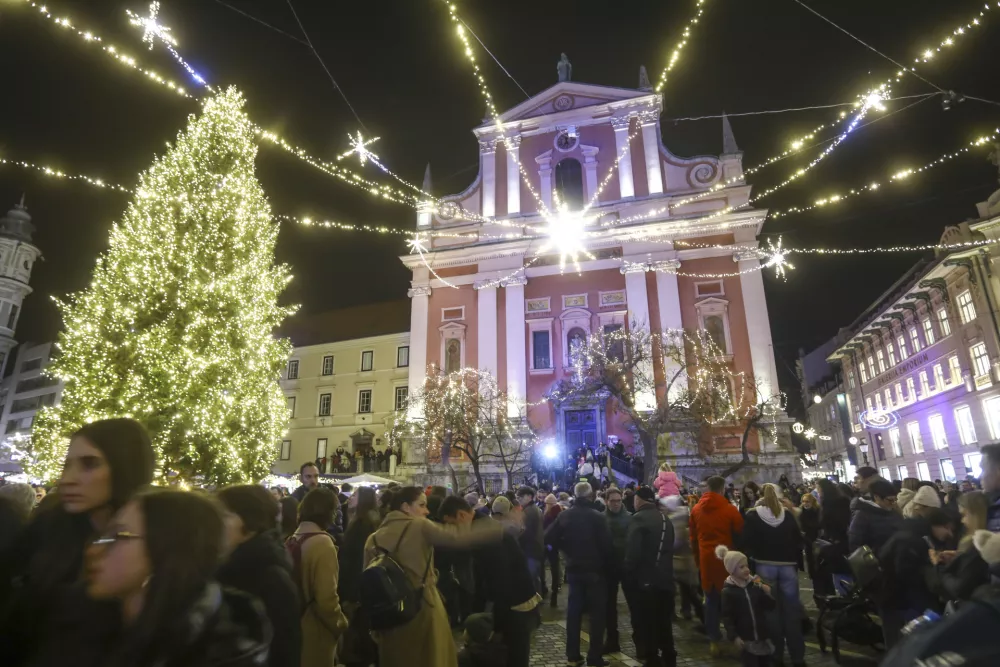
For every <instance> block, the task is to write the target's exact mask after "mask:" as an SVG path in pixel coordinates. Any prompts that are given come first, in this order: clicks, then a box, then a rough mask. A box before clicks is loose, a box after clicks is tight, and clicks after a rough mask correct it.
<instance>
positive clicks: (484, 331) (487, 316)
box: [473, 280, 497, 379]
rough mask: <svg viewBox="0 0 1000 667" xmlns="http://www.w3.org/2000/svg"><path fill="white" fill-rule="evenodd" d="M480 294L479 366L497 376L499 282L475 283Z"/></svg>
mask: <svg viewBox="0 0 1000 667" xmlns="http://www.w3.org/2000/svg"><path fill="white" fill-rule="evenodd" d="M473 287H474V288H475V289H476V292H477V295H478V300H479V304H478V311H479V321H478V323H477V325H476V331H477V335H478V337H479V338H478V343H479V368H480V369H481V370H485V371H489V372H490V374H491V375H492V376H493V378H494V379H496V377H497V284H496V281H491V280H480V281H477V282H476V283H475V284H473Z"/></svg>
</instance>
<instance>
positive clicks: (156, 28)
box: [125, 0, 216, 93]
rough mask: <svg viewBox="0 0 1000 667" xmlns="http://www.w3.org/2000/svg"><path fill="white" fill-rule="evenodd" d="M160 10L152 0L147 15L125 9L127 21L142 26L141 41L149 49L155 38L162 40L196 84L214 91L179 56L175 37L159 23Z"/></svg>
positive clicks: (154, 42)
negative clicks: (147, 45)
mask: <svg viewBox="0 0 1000 667" xmlns="http://www.w3.org/2000/svg"><path fill="white" fill-rule="evenodd" d="M159 12H160V3H159V2H157V1H156V0H154V2H151V3H150V5H149V15H148V16H139V15H138V14H136V13H135V12H133V11H132V10H130V9H126V10H125V13H126V14H127V15H128V17H129V23H130V24H131V25H133V26H136V27H139V28H142V29H143V30H144V32H143V35H142V41H143V42H145V43H147V44H149V50H150V51H152V50H153V46H154V45H155V44H156V42H157V40H159V41H161V42H163V46H164V48H166V49H167V51H169V52H170V55H172V56H173V57H174V60H176V61H177V62H178V63H179V64H180V66H181V67H183V68H184V69H185V70H186V71H187V73H188V74H190V75H191V78H193V79H194V80H195V81H196V82H198V85H200V86H203V87H204V88H205V89H206V90H208V91H209V92H213V93H214V92H216V90H215V88H213V87H212V86H210V85H208V82H207V81H205V79H204V78H203V77H202V76H201V75H200V74H198V72H196V71H195V70H194V68H193V67H191V65H190V64H189V63H188V62H187V61H186V60H184V58H182V57H181V54H180V53H178V52H177V39H176V38H175V37H174V36H173V35H171V34H170V32H171V29H170V28H168V27H166V26H165V25H163V24H162V23H160V22H159V21H158V20H157V18H156V16H157V14H159Z"/></svg>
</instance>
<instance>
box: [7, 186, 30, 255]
mask: <svg viewBox="0 0 1000 667" xmlns="http://www.w3.org/2000/svg"><path fill="white" fill-rule="evenodd" d="M34 231H35V226H34V225H33V224H31V215H30V214H29V213H28V208H27V207H26V206H25V205H24V197H23V196H22V197H21V203H19V204H17V205H15V206H14V208H12V209H10V210H9V211H7V215H5V216H4V217H2V218H0V236H6V237H8V238H14V239H17V240H18V241H25V242H27V243H31V235H32V233H34Z"/></svg>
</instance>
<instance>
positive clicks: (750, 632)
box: [722, 580, 775, 642]
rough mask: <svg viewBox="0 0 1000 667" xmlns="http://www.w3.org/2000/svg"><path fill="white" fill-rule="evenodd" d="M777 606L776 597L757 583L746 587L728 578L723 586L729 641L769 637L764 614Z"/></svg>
mask: <svg viewBox="0 0 1000 667" xmlns="http://www.w3.org/2000/svg"><path fill="white" fill-rule="evenodd" d="M774 607H775V602H774V598H773V597H771V596H770V595H768V594H767V593H765V592H764V589H763V588H761V587H760V586H757V585H755V584H750V585H749V586H747V587H746V588H743V587H741V586H737V585H736V584H734V583H731V582H730V581H729V580H726V583H725V585H724V586H723V587H722V625H723V627H724V628H725V629H726V638H727V639H728V640H729V641H733V640H735V639H736V638H737V637H739V638H740V639H742V640H743V641H745V642H747V641H755V640H757V641H763V640H765V639H768V638H769V636H768V632H767V621H766V620H765V619H764V614H765V613H766V612H768V611H771V610H772V609H774Z"/></svg>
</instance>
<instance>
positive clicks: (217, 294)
mask: <svg viewBox="0 0 1000 667" xmlns="http://www.w3.org/2000/svg"><path fill="white" fill-rule="evenodd" d="M242 108H243V98H242V95H240V94H239V93H238V92H236V91H235V90H234V89H230V90H229V91H227V92H225V93H223V94H220V95H219V96H217V97H215V98H213V99H210V100H209V101H208V102H207V103H206V104H205V106H204V111H203V113H202V115H201V116H199V117H194V116H192V117H191V119H190V122H189V124H188V128H187V130H186V131H184V132H182V133H181V134H180V135H179V136H178V138H177V141H176V143H175V145H174V146H173V147H172V148H171V149H170V150H168V152H167V153H166V155H165V156H163V157H162V158H157V159H156V160H155V161H154V162H153V166H152V167H151V168H150V169H149V170H148V171H147V172H146V173H144V174H142V176H141V177H140V182H139V187H138V189H137V192H136V196H135V199H134V200H133V201H132V203H131V204H130V205H129V207H128V209H127V210H126V212H125V215H124V217H123V219H122V220H121V222H119V223H116V224H115V225H114V226H113V228H112V230H111V243H110V249H109V250H108V251H107V252H106V253H104V254H103V255H102V256H101V257H100V258H99V259H98V261H97V267H96V268H95V270H94V275H93V282H92V283H91V285H90V287H89V288H88V289H86V290H84V291H83V292H80V293H78V294H75V295H73V296H72V297H71V298H70V299H69V300H68V302H65V303H60V304H59V305H60V308H61V310H62V314H63V318H64V323H65V331H64V332H63V333H62V334H61V335H60V338H59V350H60V355H59V356H58V357H57V358H56V359H55V361H53V363H52V365H51V366H50V367H49V369H48V371H49V373H51V374H52V375H55V376H57V377H59V378H61V379H63V380H64V381H65V382H66V391H65V393H64V395H63V400H62V404H61V405H60V406H58V407H57V408H54V409H52V408H50V409H46V410H44V411H42V412H41V413H40V414H39V415H38V418H37V419H36V421H35V426H34V431H33V434H32V454H33V456H34V457H35V459H36V463H35V464H34V465H33V466H32V472H33V473H34V474H35V475H37V476H39V477H43V478H47V479H51V478H54V477H56V476H57V475H58V473H59V470H60V468H61V466H62V461H63V458H64V456H65V452H66V447H67V444H68V438H67V436H68V435H69V434H71V433H72V432H73V431H74V430H75V429H77V428H79V427H80V425H82V424H84V423H87V422H90V421H93V420H96V419H101V418H105V417H117V416H130V417H133V418H135V419H138V420H139V421H141V422H142V423H143V424H145V425H146V426H147V427H148V428H149V430H150V433H151V434H152V436H153V442H154V446H155V448H156V452H157V464H158V466H157V474H158V476H159V477H160V478H161V479H168V478H179V479H180V480H183V481H190V480H193V479H198V478H200V479H203V480H204V481H205V482H206V483H214V484H224V483H230V482H237V481H250V480H258V479H260V478H262V477H263V476H264V475H266V474H267V473H268V470H269V467H270V464H271V462H272V461H273V460H274V459H275V458H276V454H277V446H278V441H279V439H280V437H281V434H282V432H283V431H284V429H285V427H286V422H287V420H288V410H287V408H286V406H285V398H284V395H283V394H282V392H281V389H280V387H279V386H278V377H279V373H280V370H281V369H282V368H283V367H284V364H285V363H286V360H287V358H288V355H289V352H290V346H289V343H288V341H287V340H277V339H275V338H274V337H273V335H272V332H273V331H274V329H275V327H277V326H278V324H279V323H280V322H281V321H282V320H283V319H284V318H285V317H286V316H287V315H289V314H290V313H291V311H292V309H289V308H284V307H280V306H279V305H278V295H279V294H280V293H281V291H282V289H283V288H284V286H285V284H286V283H287V282H288V280H290V274H289V272H288V269H287V267H285V266H277V265H275V263H274V246H275V242H276V240H277V235H278V226H277V225H276V224H275V223H274V222H273V221H272V218H271V209H270V206H269V205H268V202H267V199H266V197H265V195H264V191H263V189H262V188H261V186H260V183H258V181H257V179H256V177H255V175H254V158H255V157H256V154H257V146H256V143H255V141H254V129H253V126H252V125H251V123H250V121H249V119H248V118H247V116H246V115H245V114H244V113H243V110H242Z"/></svg>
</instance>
